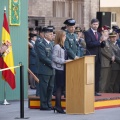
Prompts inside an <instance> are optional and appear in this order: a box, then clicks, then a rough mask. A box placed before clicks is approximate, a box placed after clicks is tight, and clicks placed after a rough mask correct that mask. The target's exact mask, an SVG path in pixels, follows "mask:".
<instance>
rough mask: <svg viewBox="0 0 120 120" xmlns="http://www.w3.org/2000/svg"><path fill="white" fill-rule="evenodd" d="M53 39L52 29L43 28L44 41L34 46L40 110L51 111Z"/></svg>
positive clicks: (53, 72)
mask: <svg viewBox="0 0 120 120" xmlns="http://www.w3.org/2000/svg"><path fill="white" fill-rule="evenodd" d="M52 37H53V29H49V28H47V27H46V28H45V30H44V39H43V40H42V41H40V42H39V43H38V44H37V45H36V51H37V55H38V60H39V63H38V78H39V80H40V82H39V87H40V101H41V105H40V110H51V109H52V106H51V99H52V92H53V87H54V74H55V71H54V69H53V68H52V49H53V46H52V44H51V43H50V41H51V40H52Z"/></svg>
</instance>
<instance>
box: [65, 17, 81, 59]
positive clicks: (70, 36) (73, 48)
mask: <svg viewBox="0 0 120 120" xmlns="http://www.w3.org/2000/svg"><path fill="white" fill-rule="evenodd" d="M75 23H76V21H75V20H74V19H68V20H66V21H65V22H64V24H66V25H67V31H66V40H65V44H64V46H65V49H66V51H67V55H68V59H77V58H79V57H78V56H77V35H76V34H75V33H74V32H75Z"/></svg>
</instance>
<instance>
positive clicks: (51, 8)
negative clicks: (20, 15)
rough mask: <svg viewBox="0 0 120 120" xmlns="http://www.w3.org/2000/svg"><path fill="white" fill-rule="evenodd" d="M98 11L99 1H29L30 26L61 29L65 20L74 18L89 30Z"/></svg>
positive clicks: (78, 23)
mask: <svg viewBox="0 0 120 120" xmlns="http://www.w3.org/2000/svg"><path fill="white" fill-rule="evenodd" d="M98 9H99V0H29V8H28V23H29V25H28V26H29V27H35V26H46V25H54V26H55V27H56V28H57V29H59V28H60V27H61V26H63V22H64V21H65V19H67V18H73V19H75V20H76V22H77V23H76V24H77V25H78V26H81V27H85V28H88V27H89V23H90V20H91V19H92V18H96V12H97V11H98Z"/></svg>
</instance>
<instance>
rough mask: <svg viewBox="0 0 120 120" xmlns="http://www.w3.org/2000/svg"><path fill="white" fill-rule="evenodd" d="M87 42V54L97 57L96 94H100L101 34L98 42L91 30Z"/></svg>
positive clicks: (88, 31) (88, 32) (87, 33)
mask: <svg viewBox="0 0 120 120" xmlns="http://www.w3.org/2000/svg"><path fill="white" fill-rule="evenodd" d="M84 34H85V41H86V49H87V51H86V54H87V55H96V56H95V92H99V79H100V68H101V64H100V63H101V60H100V59H101V52H100V48H101V43H100V36H101V35H100V34H99V33H98V32H97V34H98V40H97V39H96V37H95V35H94V33H93V31H92V30H91V28H90V29H89V30H87V31H86V32H85V33H84Z"/></svg>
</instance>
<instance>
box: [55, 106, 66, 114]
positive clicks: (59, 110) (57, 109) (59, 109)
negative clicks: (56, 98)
mask: <svg viewBox="0 0 120 120" xmlns="http://www.w3.org/2000/svg"><path fill="white" fill-rule="evenodd" d="M53 110H54V113H55V111H57V112H58V113H61V114H65V112H64V110H63V109H62V108H58V107H54V108H53Z"/></svg>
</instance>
